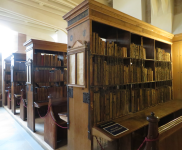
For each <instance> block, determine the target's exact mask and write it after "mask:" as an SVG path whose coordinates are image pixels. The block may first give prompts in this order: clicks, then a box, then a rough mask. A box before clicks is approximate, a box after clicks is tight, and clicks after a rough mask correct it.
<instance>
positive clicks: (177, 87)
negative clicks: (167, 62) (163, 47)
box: [172, 42, 181, 99]
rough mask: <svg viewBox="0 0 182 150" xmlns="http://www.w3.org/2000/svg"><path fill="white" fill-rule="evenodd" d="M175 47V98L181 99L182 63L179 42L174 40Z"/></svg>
mask: <svg viewBox="0 0 182 150" xmlns="http://www.w3.org/2000/svg"><path fill="white" fill-rule="evenodd" d="M172 47H173V48H172V49H173V79H174V80H173V91H174V99H180V98H181V96H180V73H179V70H180V65H179V42H174V44H173V45H172Z"/></svg>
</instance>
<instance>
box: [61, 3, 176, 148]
mask: <svg viewBox="0 0 182 150" xmlns="http://www.w3.org/2000/svg"><path fill="white" fill-rule="evenodd" d="M63 18H64V19H65V20H66V21H67V22H68V27H67V31H68V50H67V52H68V86H69V89H68V91H69V98H68V108H69V110H68V127H69V130H68V149H72V150H74V149H75V150H77V149H88V150H89V149H99V146H98V145H99V144H97V140H96V138H95V137H99V138H101V139H102V140H103V141H104V140H105V141H114V142H116V143H115V144H113V143H112V142H105V143H104V142H103V143H104V144H103V145H104V148H105V149H127V150H130V149H132V148H131V145H132V144H131V134H132V132H134V131H136V130H138V129H140V128H142V127H144V126H146V125H147V122H146V121H145V118H146V115H147V114H148V113H149V111H151V109H152V110H156V111H157V112H159V110H160V109H161V108H160V109H159V105H158V104H160V107H161V106H163V107H166V105H170V103H172V104H171V105H173V103H178V102H176V101H175V102H172V101H171V100H172V99H173V94H172V93H173V91H172V81H173V80H172V65H171V64H172V59H171V58H172V57H171V56H172V52H171V44H172V38H173V34H170V33H168V32H166V31H163V30H161V29H159V28H156V27H154V26H152V25H149V24H147V23H144V22H142V21H140V20H138V19H136V18H133V17H131V16H128V15H126V14H124V13H122V12H119V11H117V10H115V9H112V8H110V7H108V6H105V5H103V4H100V3H98V2H96V1H93V0H85V1H84V2H82V3H81V4H80V5H78V6H77V7H75V8H74V9H73V10H71V11H70V12H68V13H67V14H66V15H65V16H63ZM165 102H167V103H165ZM174 111H176V109H175V110H172V109H171V110H169V111H166V112H163V113H161V112H160V117H164V116H166V115H168V114H170V113H172V112H174ZM137 119H138V120H139V122H137ZM108 121H110V122H111V121H112V122H115V123H119V124H121V125H123V126H125V127H126V128H128V129H129V130H128V131H126V132H125V133H122V134H119V135H117V136H113V135H111V134H109V133H107V132H106V131H104V130H103V129H102V128H101V125H102V124H104V123H106V122H108ZM79 129H80V130H79ZM77 139H78V140H77ZM80 141H81V143H82V144H80ZM118 143H119V144H118ZM121 143H122V144H121Z"/></svg>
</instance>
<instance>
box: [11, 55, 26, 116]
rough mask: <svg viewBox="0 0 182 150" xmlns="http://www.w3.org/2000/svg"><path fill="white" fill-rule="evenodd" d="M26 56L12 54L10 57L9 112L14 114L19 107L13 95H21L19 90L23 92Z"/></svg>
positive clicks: (18, 101)
mask: <svg viewBox="0 0 182 150" xmlns="http://www.w3.org/2000/svg"><path fill="white" fill-rule="evenodd" d="M25 61H26V54H21V53H13V54H12V56H11V110H12V112H13V114H16V107H19V105H18V103H20V100H18V99H17V98H16V97H15V94H19V95H21V90H22V89H24V90H25V84H26V67H25Z"/></svg>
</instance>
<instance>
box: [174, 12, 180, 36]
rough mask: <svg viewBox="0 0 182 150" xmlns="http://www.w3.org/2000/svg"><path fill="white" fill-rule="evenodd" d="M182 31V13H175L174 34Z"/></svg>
mask: <svg viewBox="0 0 182 150" xmlns="http://www.w3.org/2000/svg"><path fill="white" fill-rule="evenodd" d="M179 33H182V13H180V14H177V15H174V19H173V34H179Z"/></svg>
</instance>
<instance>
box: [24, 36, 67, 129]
mask: <svg viewBox="0 0 182 150" xmlns="http://www.w3.org/2000/svg"><path fill="white" fill-rule="evenodd" d="M24 46H26V68H27V82H26V84H27V89H26V97H27V103H28V106H27V124H28V127H29V128H30V129H31V130H32V131H33V132H35V115H36V112H35V107H37V108H39V107H41V106H47V105H48V96H50V95H51V96H52V97H53V98H59V97H67V89H66V84H67V83H66V81H67V51H66V49H67V45H66V44H62V43H54V42H47V41H41V40H35V39H31V40H29V41H27V42H26V43H24Z"/></svg>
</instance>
